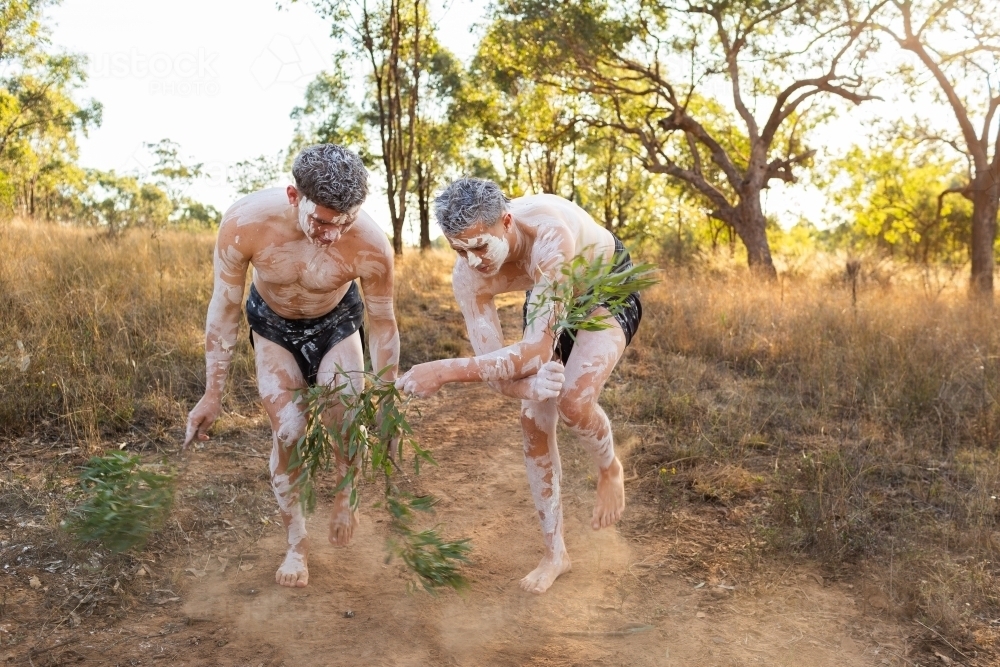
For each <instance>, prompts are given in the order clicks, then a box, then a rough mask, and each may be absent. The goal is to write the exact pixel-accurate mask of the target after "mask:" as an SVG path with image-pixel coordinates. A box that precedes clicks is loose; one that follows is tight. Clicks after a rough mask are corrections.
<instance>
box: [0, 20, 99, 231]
mask: <svg viewBox="0 0 1000 667" xmlns="http://www.w3.org/2000/svg"><path fill="white" fill-rule="evenodd" d="M55 4H58V3H57V2H54V1H53V0H7V1H5V2H3V3H0V195H3V197H2V198H3V199H4V200H5V201H4V202H3V203H5V204H6V206H7V207H8V208H11V207H12V208H14V209H15V210H17V211H18V212H20V213H22V214H24V215H29V216H34V215H36V214H39V213H41V214H45V212H46V211H48V210H50V208H51V204H52V202H53V201H56V200H59V199H60V198H62V197H63V193H62V192H61V191H60V183H61V182H63V181H75V180H79V178H80V177H81V173H82V172H79V170H78V169H77V168H76V158H77V144H76V140H77V136H78V135H79V134H80V133H85V132H86V131H87V130H88V129H89V128H91V127H94V126H96V125H99V124H100V121H101V106H100V104H98V103H97V102H94V101H92V100H91V101H89V102H86V103H80V102H77V101H76V100H75V99H74V98H73V95H74V92H75V91H76V90H77V89H79V88H80V87H81V86H82V85H83V84H84V82H85V81H86V72H85V65H86V59H85V58H84V57H83V56H80V55H76V54H70V53H63V52H61V51H59V50H58V49H56V48H55V47H54V46H53V45H52V42H51V35H50V30H49V29H48V27H47V26H46V25H45V23H44V18H45V12H46V10H47V9H48V8H49V7H51V6H53V5H55Z"/></svg>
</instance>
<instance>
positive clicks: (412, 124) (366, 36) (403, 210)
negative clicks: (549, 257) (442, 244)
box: [312, 0, 456, 254]
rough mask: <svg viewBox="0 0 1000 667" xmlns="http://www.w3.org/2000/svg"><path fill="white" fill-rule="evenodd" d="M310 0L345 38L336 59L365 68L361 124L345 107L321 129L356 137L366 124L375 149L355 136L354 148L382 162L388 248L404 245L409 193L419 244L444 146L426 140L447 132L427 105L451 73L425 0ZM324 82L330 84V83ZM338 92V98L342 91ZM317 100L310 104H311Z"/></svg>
mask: <svg viewBox="0 0 1000 667" xmlns="http://www.w3.org/2000/svg"><path fill="white" fill-rule="evenodd" d="M312 4H313V5H314V6H315V7H316V8H317V9H318V10H319V12H320V14H321V15H323V16H324V17H326V18H327V19H328V20H329V21H330V25H331V33H332V35H333V36H334V37H337V38H344V39H346V45H345V47H344V49H343V50H342V51H341V52H340V53H338V54H337V58H338V62H344V63H354V64H358V65H362V67H363V70H364V90H365V95H364V100H365V102H364V104H363V105H362V106H361V107H360V108H359V109H358V113H357V115H356V118H357V119H359V120H360V124H352V123H349V122H347V120H348V115H347V114H346V113H345V114H344V115H343V116H342V117H341V118H340V121H339V123H338V122H331V123H329V124H327V129H328V130H329V129H334V128H339V130H338V133H339V134H340V135H341V136H344V137H345V138H349V139H356V134H357V131H358V129H361V130H362V131H364V130H365V129H369V130H371V132H372V134H373V135H374V137H373V138H374V140H373V141H372V142H370V143H371V144H373V145H374V149H373V150H369V149H368V148H367V146H368V145H369V142H367V141H364V142H357V141H356V142H355V143H356V144H358V143H364V144H365V148H363V149H362V150H360V151H359V152H360V153H361V155H362V158H363V159H367V160H369V161H372V162H378V163H380V164H381V167H382V171H383V174H384V176H385V184H386V198H387V202H388V204H389V218H390V222H391V224H392V230H393V241H392V242H393V249H394V250H395V252H396V254H402V252H403V225H404V224H405V222H406V219H407V211H408V207H409V204H410V201H411V200H412V199H413V198H414V196H416V198H417V202H418V207H423V208H422V209H421V211H420V216H421V217H420V219H421V227H422V232H421V237H422V239H423V241H422V245H423V244H424V243H427V244H429V238H428V236H429V228H428V220H429V214H428V213H427V211H429V207H428V205H427V202H429V201H430V200H429V196H430V193H431V191H432V189H433V186H434V184H436V182H437V181H436V179H437V178H438V175H437V174H438V173H439V172H440V169H439V167H438V164H437V160H438V159H439V158H441V157H442V156H445V157H446V156H447V151H444V152H443V153H442V152H441V151H437V152H435V151H436V149H435V148H434V146H432V145H431V144H430V143H429V142H430V141H431V140H432V139H430V137H432V136H433V137H434V138H435V139H441V140H442V141H446V140H447V139H448V137H446V136H444V134H442V130H441V128H438V129H437V130H433V129H432V128H431V127H430V125H434V124H436V123H440V121H441V117H440V115H434V114H433V113H432V110H433V109H435V108H438V107H440V105H441V100H440V99H435V98H436V97H439V95H440V93H441V92H442V90H443V89H446V88H447V87H448V86H447V85H446V84H443V83H442V82H441V80H440V79H441V77H442V76H444V77H447V76H450V72H445V71H439V70H440V68H442V67H445V68H446V69H447V67H446V65H447V63H446V61H448V62H450V63H451V65H450V66H454V65H455V64H456V63H455V61H454V59H453V58H450V57H446V56H443V55H442V54H443V53H444V51H443V49H442V48H441V46H440V44H439V43H438V41H437V38H436V37H435V34H434V33H435V26H434V24H433V22H432V21H431V20H430V9H429V6H428V3H427V1H426V0H312ZM435 77H437V79H438V80H437V81H435V80H434V79H435ZM341 78H343V77H341ZM327 88H328V89H330V90H332V87H331V86H327ZM344 89H346V88H344ZM337 95H338V100H339V98H340V97H342V96H343V94H342V93H337ZM428 97H430V98H431V99H427V98H428ZM320 106H322V105H316V104H314V105H313V108H314V109H316V108H319V107H320ZM330 110H331V111H335V112H337V113H340V112H342V111H347V110H348V105H346V104H344V103H342V102H341V101H338V102H337V104H336V105H333V106H331V107H330ZM331 120H334V121H335V120H337V119H332V118H331ZM330 134H331V136H332V135H333V134H335V133H330ZM445 134H446V133H445ZM422 136H423V137H424V139H423V140H422V139H421V137H422ZM355 147H357V146H355ZM432 172H433V173H432ZM425 209H426V210H425Z"/></svg>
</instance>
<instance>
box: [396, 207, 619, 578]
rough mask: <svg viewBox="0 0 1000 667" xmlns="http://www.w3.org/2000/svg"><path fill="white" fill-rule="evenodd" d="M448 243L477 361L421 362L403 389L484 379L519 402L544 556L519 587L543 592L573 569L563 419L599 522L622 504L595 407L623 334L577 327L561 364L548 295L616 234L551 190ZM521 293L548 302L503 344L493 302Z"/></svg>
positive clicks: (605, 428)
mask: <svg viewBox="0 0 1000 667" xmlns="http://www.w3.org/2000/svg"><path fill="white" fill-rule="evenodd" d="M501 223H502V225H501ZM501 226H502V229H501ZM497 234H500V235H497ZM448 241H449V243H450V244H451V246H452V247H453V248H454V249H455V250H456V251H458V253H459V255H460V257H459V258H458V259H457V260H456V263H455V269H454V273H453V276H452V284H453V287H454V292H455V299H456V300H457V301H458V304H459V306H460V307H461V310H462V315H463V316H464V318H465V323H466V328H467V329H468V333H469V341H470V342H471V344H472V347H473V349H474V350H475V353H476V357H474V358H472V359H455V360H441V361H436V362H430V363H427V364H419V365H417V366H414V368H412V369H411V370H410V371H408V372H407V373H406V375H404V376H403V377H402V378H400V381H399V382H398V383H397V386H398V387H400V388H401V389H403V390H404V391H408V392H411V393H416V394H417V395H429V394H431V393H433V392H434V391H436V389H437V387H439V386H440V384H441V383H443V382H452V381H462V382H465V381H483V382H487V383H489V385H490V387H491V388H493V389H494V390H496V391H498V392H500V393H502V394H505V395H507V396H511V397H514V398H520V399H522V409H521V427H522V431H523V434H524V462H525V471H526V474H527V477H528V484H529V486H530V488H531V495H532V499H533V500H534V504H535V509H536V510H537V511H538V519H539V525H540V527H541V531H542V537H543V540H544V543H545V556H544V557H543V558H542V561H541V563H539V565H538V567H537V568H535V569H534V570H533V571H532V572H530V573H529V574H528V575H527V576H525V577H524V579H522V580H521V587H522V588H523V589H524V590H527V591H530V592H533V593H543V592H545V591H546V590H547V589H548V588H549V586H551V585H552V583H553V582H554V581H555V580H556V578H558V577H559V575H561V574H563V573H565V572H567V571H569V569H570V560H569V556H568V554H567V553H566V545H565V543H564V540H563V514H562V494H561V479H562V468H561V465H560V461H559V449H558V445H557V442H556V425H557V423H558V422H560V421H561V422H562V423H563V424H565V425H566V427H567V428H569V429H570V430H571V431H573V433H574V434H576V435H577V437H578V438H579V439H580V441H581V443H582V444H583V445H584V447H585V448H586V449H587V450H588V451H589V452H590V455H591V456H592V458H593V460H594V462H595V464H596V466H597V469H598V481H597V501H596V503H595V507H594V512H593V517H592V520H591V525H592V526H593V528H595V529H598V528H604V527H607V526H610V525H613V524H614V523H615V522H616V521H617V520H618V519H619V517H620V516H621V513H622V510H623V509H624V505H625V496H624V483H623V475H622V471H621V464H620V462H619V461H618V459H617V458H616V457H615V451H614V438H613V434H612V429H611V424H610V422H609V421H608V418H607V415H606V414H605V413H604V410H602V409H601V407H600V405H599V404H598V398H599V396H600V393H601V390H602V389H603V387H604V384H605V382H606V381H607V379H608V377H609V375H610V374H611V372H612V370H613V369H614V367H615V364H617V362H618V359H619V358H621V355H622V353H623V351H624V349H625V336H624V333H623V332H622V330H621V328H620V326H618V324H617V322H614V320H612V321H611V322H612V327H611V328H610V329H607V330H604V331H597V332H586V331H580V332H578V333H577V336H576V342H575V346H574V348H573V352H572V354H571V355H570V357H569V359H568V361H567V362H566V365H565V367H563V365H562V363H561V362H560V361H559V360H553V359H551V355H552V351H553V346H554V344H555V341H554V340H553V335H552V332H551V323H552V321H553V318H554V317H555V312H554V306H553V305H552V302H551V301H548V300H546V299H544V296H545V295H546V294H551V293H552V291H553V289H554V287H555V284H556V281H558V280H561V279H562V268H563V267H564V266H565V263H566V262H568V261H570V260H572V259H573V258H574V257H576V256H582V257H584V258H585V259H586V260H588V261H591V260H594V259H596V258H601V259H603V260H609V259H610V258H611V257H612V256H613V254H614V248H615V240H614V237H613V236H612V235H611V233H610V232H608V231H607V230H605V229H604V228H603V227H601V226H600V225H598V224H597V223H596V222H594V220H593V219H592V218H591V217H590V216H589V215H588V214H587V213H586V212H585V211H584V210H583V209H581V208H580V207H579V206H577V205H576V204H573V203H572V202H569V201H567V200H565V199H562V198H560V197H557V196H554V195H533V196H528V197H522V198H520V199H515V200H513V201H512V202H510V205H509V216H508V215H507V214H505V215H504V217H502V218H501V219H500V220H499V221H495V222H489V223H487V222H481V223H476V224H475V225H473V226H472V227H470V228H468V230H467V231H466V232H460V233H458V234H455V235H449V236H448ZM521 290H530V291H531V301H530V302H529V306H528V309H529V312H532V311H533V307H534V306H535V305H536V304H539V303H544V304H545V305H543V306H542V307H541V308H539V309H538V310H537V311H535V316H534V317H533V319H532V321H531V322H530V323H529V324H527V326H526V327H525V331H524V336H523V338H522V340H521V342H520V343H516V344H513V345H510V346H507V347H505V346H504V344H503V342H504V336H503V331H502V330H501V327H500V319H499V316H498V315H497V310H496V305H495V303H494V298H495V297H496V296H497V295H499V294H503V293H507V292H513V291H521ZM597 314H600V311H598V313H597Z"/></svg>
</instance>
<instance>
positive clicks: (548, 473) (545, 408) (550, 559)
mask: <svg viewBox="0 0 1000 667" xmlns="http://www.w3.org/2000/svg"><path fill="white" fill-rule="evenodd" d="M557 420H558V414H557V411H556V404H555V400H554V399H553V400H548V401H522V402H521V428H522V430H523V432H524V464H525V468H526V469H527V472H528V485H529V486H530V487H531V496H532V498H533V499H534V501H535V509H536V510H538V519H539V521H540V522H541V524H542V537H543V539H544V540H545V556H543V557H542V561H541V562H540V563H539V564H538V567H536V568H535V569H534V570H532V571H531V572H530V573H528V575H527V576H526V577H524V578H523V579H521V588H523V589H524V590H526V591H529V592H531V593H544V592H545V591H547V590H548V588H549V586H551V585H552V582H554V581H555V580H556V578H557V577H558V576H559V575H561V574H563V573H564V572H569V570H570V567H571V563H570V560H569V555H568V554H567V553H566V544H565V542H563V515H562V498H561V495H560V483H561V481H562V465H561V463H560V461H559V447H558V446H557V444H556V422H557Z"/></svg>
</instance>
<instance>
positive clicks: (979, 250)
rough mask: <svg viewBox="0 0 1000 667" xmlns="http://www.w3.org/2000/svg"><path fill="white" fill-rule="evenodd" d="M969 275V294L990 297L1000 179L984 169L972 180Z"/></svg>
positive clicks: (991, 295) (999, 201) (999, 200)
mask: <svg viewBox="0 0 1000 667" xmlns="http://www.w3.org/2000/svg"><path fill="white" fill-rule="evenodd" d="M970 189H971V190H972V248H971V253H970V254H971V255H972V277H971V280H970V281H969V289H970V292H971V294H972V295H973V296H974V297H975V296H979V297H984V298H987V299H991V298H992V297H993V244H994V242H995V241H996V237H997V209H998V207H1000V183H998V182H997V181H996V180H995V179H994V178H992V174H991V173H990V172H989V171H988V170H987V171H984V172H982V173H980V174H977V175H976V178H975V180H973V182H972V187H971V188H970Z"/></svg>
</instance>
